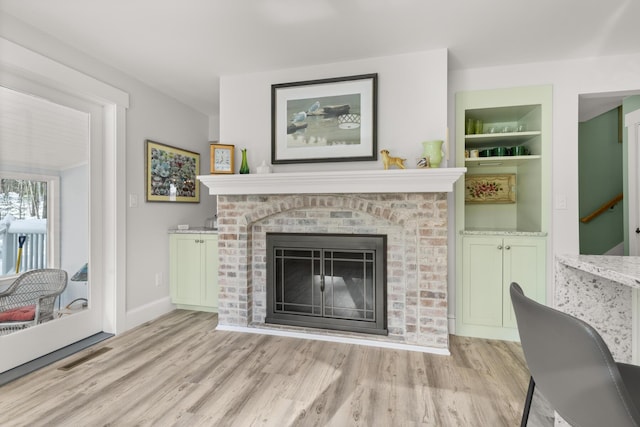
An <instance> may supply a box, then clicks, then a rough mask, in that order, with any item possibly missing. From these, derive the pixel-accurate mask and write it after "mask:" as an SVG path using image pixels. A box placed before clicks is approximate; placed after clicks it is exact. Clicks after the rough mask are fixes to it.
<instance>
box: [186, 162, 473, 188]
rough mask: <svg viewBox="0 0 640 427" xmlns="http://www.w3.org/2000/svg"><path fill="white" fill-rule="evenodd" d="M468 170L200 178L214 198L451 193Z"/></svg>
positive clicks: (313, 173)
mask: <svg viewBox="0 0 640 427" xmlns="http://www.w3.org/2000/svg"><path fill="white" fill-rule="evenodd" d="M466 171H467V168H428V169H389V170H362V171H322V172H286V173H285V172H283V173H270V174H246V175H244V174H233V175H199V176H198V179H199V180H200V181H201V182H202V183H203V184H204V185H206V186H207V187H208V188H209V194H212V195H230V194H235V195H243V194H244V195H249V194H345V193H448V192H452V191H453V184H454V183H455V182H456V181H457V180H458V179H459V178H460V177H461V176H462V175H463V174H464V173H465V172H466Z"/></svg>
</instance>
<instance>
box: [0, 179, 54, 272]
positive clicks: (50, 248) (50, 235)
mask: <svg viewBox="0 0 640 427" xmlns="http://www.w3.org/2000/svg"><path fill="white" fill-rule="evenodd" d="M0 179H22V180H25V181H42V182H46V183H47V267H48V268H59V267H60V177H59V176H55V175H42V174H36V173H25V172H10V171H0ZM3 277H6V276H3Z"/></svg>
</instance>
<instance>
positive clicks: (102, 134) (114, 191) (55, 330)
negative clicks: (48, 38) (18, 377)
mask: <svg viewBox="0 0 640 427" xmlns="http://www.w3.org/2000/svg"><path fill="white" fill-rule="evenodd" d="M0 50H1V51H2V52H3V55H2V57H1V58H0V86H2V87H4V88H8V89H11V90H14V91H17V92H20V93H23V94H29V95H31V96H36V97H38V98H40V99H43V100H47V101H48V102H54V103H55V104H58V105H64V106H66V107H67V108H71V109H74V110H77V111H80V112H83V114H84V115H85V116H86V117H87V123H86V127H87V128H88V141H90V142H89V143H87V142H86V141H85V144H86V145H87V148H88V150H89V151H88V153H89V154H88V156H87V160H86V162H87V166H86V169H87V172H86V175H85V176H86V177H87V179H86V185H87V193H86V194H88V196H87V200H86V208H85V210H86V212H87V213H86V217H87V218H88V220H87V225H86V227H85V228H86V234H87V238H86V250H85V251H84V253H83V254H82V256H83V258H84V260H85V261H84V262H85V263H87V264H88V266H89V268H88V276H87V277H88V283H90V285H88V286H87V296H88V298H87V299H88V301H89V304H88V307H87V309H86V310H82V311H81V312H79V313H77V314H74V315H73V316H64V317H61V318H59V319H57V320H56V321H51V322H47V323H44V324H40V325H38V326H35V327H31V328H28V329H25V330H24V331H20V332H19V333H14V334H9V335H4V336H0V346H1V347H3V348H11V349H13V350H12V351H11V352H3V353H2V354H1V355H0V372H5V371H7V370H9V369H12V368H14V367H17V366H19V365H22V364H24V363H26V362H29V361H31V360H33V359H36V358H38V357H40V356H43V355H45V354H48V353H51V352H53V351H55V350H57V349H59V348H61V347H64V346H67V345H70V344H72V343H74V342H77V341H80V340H82V339H84V338H86V337H87V336H90V335H93V334H95V333H98V332H101V331H104V332H108V333H118V332H119V331H122V330H124V328H125V325H124V320H125V319H124V313H125V298H124V297H125V293H124V290H125V288H126V280H125V276H124V272H125V258H124V247H125V234H124V233H125V230H126V228H125V223H126V221H125V210H124V208H125V205H124V200H121V199H123V198H120V197H118V194H124V192H125V190H124V189H125V182H124V178H123V177H124V175H125V174H124V172H123V169H124V165H125V159H124V155H125V154H124V153H125V150H124V136H125V127H124V115H125V109H126V107H127V106H128V102H129V100H128V95H127V94H126V93H124V92H122V91H120V90H118V89H115V88H113V87H111V86H108V85H106V84H104V83H102V82H99V81H97V80H95V79H93V78H91V77H89V76H87V75H84V74H82V73H79V72H77V71H75V70H72V69H70V68H67V67H66V66H64V65H62V64H60V63H57V62H55V61H53V60H50V59H49V58H46V57H44V56H41V55H39V54H37V53H35V52H32V51H30V50H28V49H25V48H23V47H21V46H18V45H16V44H13V43H12V42H9V41H8V40H5V39H2V38H0ZM20 70H29V72H28V73H26V72H24V71H20ZM57 88H65V89H64V91H63V90H59V89H57ZM7 147H11V145H9V146H5V145H0V150H1V151H2V155H0V160H3V159H4V158H5V156H4V153H5V151H4V150H5V149H6V148H7ZM76 181H77V180H76ZM52 226H53V227H57V228H58V229H61V228H62V224H61V223H60V221H58V222H57V223H56V224H52ZM78 226H79V227H83V226H82V225H78ZM80 252H82V251H77V253H80ZM58 253H59V252H58ZM57 265H60V264H57ZM69 269H70V270H71V271H70V272H69V276H70V277H71V276H72V275H73V274H74V273H75V271H73V269H72V267H69ZM83 286H84V285H83Z"/></svg>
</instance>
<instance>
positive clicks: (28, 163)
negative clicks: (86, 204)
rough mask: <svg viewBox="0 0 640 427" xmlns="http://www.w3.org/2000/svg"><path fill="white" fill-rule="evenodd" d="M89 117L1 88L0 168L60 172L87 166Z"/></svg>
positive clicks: (85, 114)
mask: <svg viewBox="0 0 640 427" xmlns="http://www.w3.org/2000/svg"><path fill="white" fill-rule="evenodd" d="M88 141H89V115H88V114H87V113H84V112H80V111H76V110H74V109H72V108H68V107H65V106H62V105H59V104H54V103H53V102H50V101H48V100H45V99H42V98H38V97H36V96H32V95H27V94H24V93H21V92H16V91H13V90H10V89H7V88H4V87H2V86H0V154H1V155H0V166H1V164H2V163H6V164H9V165H11V166H12V168H16V169H21V168H25V169H27V168H28V169H29V170H31V171H33V170H34V169H41V170H44V171H62V170H65V169H69V168H72V167H76V166H79V165H83V164H86V163H87V160H88V149H89V144H88Z"/></svg>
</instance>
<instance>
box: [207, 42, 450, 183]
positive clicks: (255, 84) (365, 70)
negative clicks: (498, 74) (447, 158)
mask: <svg viewBox="0 0 640 427" xmlns="http://www.w3.org/2000/svg"><path fill="white" fill-rule="evenodd" d="M369 73H378V126H377V129H378V151H379V150H381V149H384V148H386V149H389V150H390V151H391V154H392V155H394V156H399V157H404V158H406V159H407V166H408V167H411V168H415V158H416V157H418V156H419V155H420V154H421V153H422V145H421V142H422V141H425V140H429V139H445V135H446V127H447V51H446V49H441V50H436V51H429V52H418V53H412V54H406V55H395V56H387V57H377V58H369V59H364V60H357V61H348V62H340V63H332V64H322V65H317V66H313V67H304V68H293V69H284V70H276V71H269V72H262V73H255V74H244V75H234V76H223V77H222V78H221V79H220V142H221V143H223V144H233V145H235V146H236V152H237V153H239V149H240V148H247V149H248V150H247V153H248V159H249V166H250V168H252V169H255V168H256V167H257V166H258V165H259V164H260V163H261V162H262V161H263V160H266V162H267V164H269V163H270V160H271V85H272V84H276V83H288V82H297V81H306V80H315V79H323V78H331V77H344V76H351V75H360V74H369ZM238 158H239V155H238V154H236V159H238ZM443 166H444V163H443ZM239 168H240V162H239V161H238V160H236V172H237V171H238V170H239ZM375 168H380V169H382V161H381V160H378V161H377V162H336V163H316V164H293V165H275V166H274V167H273V170H274V172H294V171H313V170H349V169H375Z"/></svg>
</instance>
